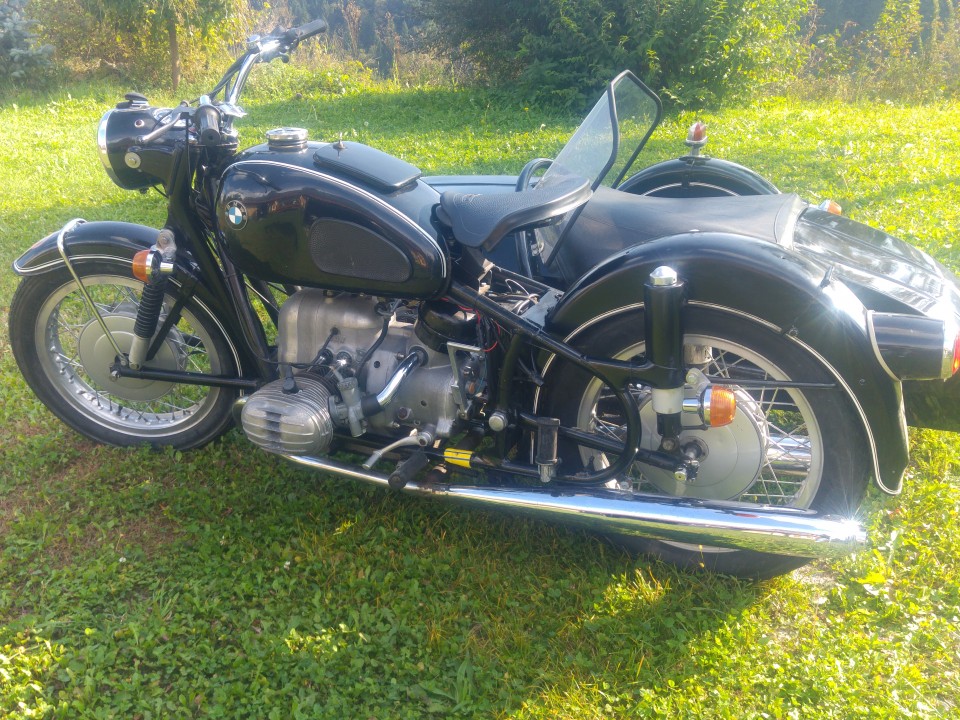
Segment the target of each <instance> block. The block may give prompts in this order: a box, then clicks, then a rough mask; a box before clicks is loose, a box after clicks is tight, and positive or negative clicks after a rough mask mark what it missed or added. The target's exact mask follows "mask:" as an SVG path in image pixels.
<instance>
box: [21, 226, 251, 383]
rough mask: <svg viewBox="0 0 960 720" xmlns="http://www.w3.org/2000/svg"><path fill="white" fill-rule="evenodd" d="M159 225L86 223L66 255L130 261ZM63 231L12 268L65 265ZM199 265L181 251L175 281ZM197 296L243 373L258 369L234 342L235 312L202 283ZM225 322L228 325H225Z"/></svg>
mask: <svg viewBox="0 0 960 720" xmlns="http://www.w3.org/2000/svg"><path fill="white" fill-rule="evenodd" d="M159 232H160V231H159V230H158V229H157V228H152V227H147V226H146V225H137V224H135V223H126V222H119V221H93V222H85V223H81V224H79V225H77V226H76V227H74V228H73V229H72V230H71V231H70V233H69V234H68V235H67V236H66V237H65V238H64V247H65V249H66V251H67V257H69V258H70V262H71V264H72V265H74V267H82V266H83V265H84V264H85V263H89V262H96V261H114V262H119V263H129V262H130V261H131V260H132V259H133V256H134V255H135V254H136V253H138V252H140V251H141V250H148V249H149V248H150V247H151V246H152V245H153V244H154V243H155V242H156V240H157V234H158V233H159ZM59 234H60V231H59V230H58V231H57V232H54V233H51V234H50V235H47V236H46V237H45V238H42V239H41V240H38V241H37V242H35V243H34V244H33V245H32V246H31V247H30V248H29V249H28V250H27V251H26V252H24V253H23V254H22V255H21V256H20V257H18V258H17V259H16V260H14V261H13V271H14V272H15V273H17V275H20V276H21V277H29V276H32V275H40V274H42V273H46V272H50V271H52V270H55V269H56V268H59V267H63V265H64V261H63V257H62V256H61V255H60V250H59V249H58V248H57V237H58V236H59ZM197 270H198V269H197V267H196V266H195V265H193V263H192V261H191V260H190V258H189V255H188V254H187V253H185V252H183V251H179V252H178V258H177V268H176V271H175V272H174V274H173V276H172V277H173V280H174V281H175V282H177V283H178V284H180V285H183V284H184V283H185V282H186V281H187V280H188V278H192V277H195V276H196V275H197ZM192 292H193V294H194V297H195V299H196V300H197V301H198V302H199V303H200V305H201V306H202V307H203V308H204V309H205V310H206V312H207V314H208V315H210V317H211V318H212V319H213V320H214V321H215V322H216V323H217V324H219V325H220V326H221V328H222V329H223V337H224V338H225V340H226V341H227V343H228V344H229V345H230V349H231V352H232V354H233V355H234V359H235V361H236V362H237V367H239V368H240V370H241V373H246V372H256V368H257V363H256V360H255V358H254V357H253V355H252V354H251V353H250V352H249V351H248V350H247V349H246V347H245V345H243V344H242V343H236V342H235V341H234V339H233V338H234V335H233V334H232V333H231V331H230V329H229V328H230V327H231V325H230V321H231V320H232V318H233V317H234V315H235V313H233V312H232V310H231V309H230V308H228V307H225V306H224V302H223V301H222V300H220V299H218V298H217V296H216V295H215V294H214V293H213V292H212V291H211V290H210V289H209V288H207V287H206V286H205V285H204V284H203V282H202V281H201V282H199V283H197V284H196V285H195V286H194V287H193V290H192ZM224 324H226V326H227V327H224Z"/></svg>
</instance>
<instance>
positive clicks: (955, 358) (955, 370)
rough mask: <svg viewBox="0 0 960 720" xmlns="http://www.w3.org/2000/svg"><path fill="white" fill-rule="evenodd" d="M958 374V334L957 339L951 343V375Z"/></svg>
mask: <svg viewBox="0 0 960 720" xmlns="http://www.w3.org/2000/svg"><path fill="white" fill-rule="evenodd" d="M958 372H960V333H957V339H956V340H954V341H953V374H954V375H956V374H957V373H958Z"/></svg>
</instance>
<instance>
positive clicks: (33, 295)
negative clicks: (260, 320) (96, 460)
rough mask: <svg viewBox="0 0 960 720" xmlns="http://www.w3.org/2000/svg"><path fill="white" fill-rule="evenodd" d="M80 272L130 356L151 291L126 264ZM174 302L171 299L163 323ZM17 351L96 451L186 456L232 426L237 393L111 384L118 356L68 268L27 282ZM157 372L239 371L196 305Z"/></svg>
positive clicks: (36, 385) (17, 297)
mask: <svg viewBox="0 0 960 720" xmlns="http://www.w3.org/2000/svg"><path fill="white" fill-rule="evenodd" d="M76 269H77V272H78V274H79V276H80V278H81V280H82V281H83V284H84V287H85V288H86V289H87V292H88V293H89V294H90V296H91V299H92V300H93V302H94V303H95V304H96V305H97V307H98V308H99V309H100V313H101V315H102V316H103V317H104V320H105V322H106V323H107V325H108V327H109V328H110V329H111V332H112V333H113V334H114V337H115V338H116V340H117V344H118V345H119V346H120V349H121V350H123V351H124V352H126V351H127V350H128V349H129V347H130V339H131V337H132V333H133V325H134V320H135V318H136V312H137V308H138V306H139V300H140V292H141V290H142V288H143V283H141V282H140V281H139V280H136V279H134V278H133V277H132V276H131V275H130V268H129V265H123V264H120V263H113V262H109V261H97V262H89V263H82V264H78V265H77V266H76ZM173 289H174V288H173V287H171V288H170V290H173ZM173 302H174V301H173V299H172V297H171V296H170V293H169V291H168V294H167V296H166V297H165V298H164V308H165V309H164V311H163V312H162V316H163V315H165V314H166V312H167V311H169V309H170V308H171V307H172V305H173ZM10 342H11V345H12V348H13V354H14V357H15V358H16V360H17V364H18V365H19V367H20V371H21V373H23V376H24V378H25V379H26V381H27V384H28V385H29V386H30V388H31V389H32V390H33V391H34V393H36V395H37V397H38V398H40V400H41V401H42V402H43V404H44V405H46V406H47V408H49V409H50V411H51V412H53V414H54V415H56V416H57V417H58V418H60V419H61V420H62V421H63V422H64V423H66V424H67V425H69V426H70V427H71V428H73V429H74V430H76V431H77V432H78V433H80V434H81V435H84V436H86V437H88V438H90V439H92V440H95V441H97V442H101V443H106V444H109V445H118V446H134V445H144V444H148V445H151V446H154V447H161V446H169V447H173V448H176V449H179V450H186V449H189V448H196V447H200V446H202V445H205V444H206V443H209V442H210V441H211V440H213V439H215V438H217V437H218V436H220V435H221V434H222V433H223V432H224V431H225V430H227V429H228V428H229V427H230V424H231V423H232V415H231V408H232V406H233V403H234V401H235V399H236V394H237V393H236V391H233V390H228V389H225V388H213V387H207V386H202V385H184V384H172V383H163V382H155V381H147V380H135V379H131V378H124V379H120V380H115V379H113V378H111V377H110V373H109V367H110V365H111V364H112V363H113V360H114V356H115V352H114V350H113V348H112V345H111V344H110V342H109V340H108V339H107V337H106V335H105V334H104V333H103V331H102V329H101V327H100V324H99V323H98V322H97V321H96V319H95V318H94V316H93V314H92V313H91V311H90V309H89V307H88V306H87V304H86V303H85V301H84V299H83V296H82V294H81V292H80V289H79V287H78V285H77V283H76V281H75V280H74V279H73V277H72V276H71V275H70V273H69V271H68V270H67V268H65V267H62V268H58V269H56V270H53V271H51V272H48V273H44V274H43V275H36V276H30V277H26V278H24V279H23V280H21V282H20V285H19V286H18V287H17V290H16V292H15V293H14V296H13V301H12V303H11V307H10ZM150 364H151V366H153V367H159V368H162V369H165V370H186V371H191V372H207V373H212V374H225V375H231V374H234V373H235V372H236V370H237V362H236V360H235V356H234V354H233V353H232V352H231V349H230V344H229V342H228V341H227V339H226V338H225V337H224V333H223V330H222V329H221V327H220V325H219V324H218V323H217V322H216V321H215V320H214V319H213V318H212V317H211V316H210V314H209V313H208V311H206V309H205V308H204V307H203V306H201V305H200V304H199V303H197V302H195V301H190V302H188V303H187V304H186V306H185V307H184V308H183V310H182V312H181V318H180V320H179V322H178V323H177V325H176V326H174V327H173V328H171V331H170V333H169V334H168V336H167V340H166V341H165V342H164V343H163V345H162V346H161V348H160V350H159V351H158V352H157V354H156V357H155V358H154V359H153V360H152V361H151V363H150Z"/></svg>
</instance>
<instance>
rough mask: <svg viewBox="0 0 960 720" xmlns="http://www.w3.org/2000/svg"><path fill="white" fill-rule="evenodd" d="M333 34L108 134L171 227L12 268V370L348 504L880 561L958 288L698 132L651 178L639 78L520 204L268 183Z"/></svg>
mask: <svg viewBox="0 0 960 720" xmlns="http://www.w3.org/2000/svg"><path fill="white" fill-rule="evenodd" d="M324 28H325V24H324V23H323V21H320V20H318V21H315V22H312V23H309V24H307V25H304V26H302V27H299V28H294V29H291V30H287V31H279V30H278V31H275V32H274V33H273V34H271V35H270V36H267V37H259V38H253V39H251V40H250V41H249V42H248V45H247V50H246V52H245V53H244V54H243V55H242V56H241V57H240V58H238V59H237V60H236V62H234V63H233V65H232V66H231V67H230V68H229V70H228V71H227V73H226V74H225V75H224V77H223V79H222V80H221V81H220V82H219V83H218V84H217V86H216V87H215V88H213V90H212V91H211V92H210V94H209V95H206V96H203V97H201V98H199V99H198V100H197V101H194V102H193V103H183V104H181V105H180V106H178V107H175V108H157V107H153V106H151V105H150V104H149V102H148V101H147V99H146V98H145V97H143V96H142V95H138V94H136V93H130V94H128V95H127V96H126V98H125V100H124V101H123V102H121V103H120V104H119V105H118V106H117V107H116V108H115V109H113V110H110V111H109V112H107V113H106V114H105V115H104V117H103V119H102V120H101V122H100V126H99V130H98V144H99V148H100V155H101V159H102V161H103V164H104V167H105V168H106V171H107V173H108V174H109V175H110V177H111V178H112V179H113V180H114V181H115V182H116V183H117V184H118V185H120V186H121V187H123V188H127V189H130V190H145V189H148V188H150V187H157V188H158V189H160V190H161V192H162V193H163V194H164V195H165V197H166V198H167V201H168V216H167V221H166V223H165V225H164V227H162V228H160V229H159V230H158V229H154V228H148V227H144V226H141V225H134V224H129V223H123V222H84V221H83V220H79V219H78V220H73V221H71V222H69V223H68V224H67V225H66V226H65V227H63V228H62V229H60V230H59V231H58V232H55V233H53V234H51V235H50V236H48V237H47V238H44V239H42V240H40V241H39V242H37V243H36V244H35V245H33V247H31V248H30V249H29V250H28V251H27V252H26V253H24V254H23V255H22V256H21V257H20V258H19V259H18V260H17V261H16V262H15V263H14V270H15V271H16V272H17V273H18V274H19V275H21V276H22V280H21V282H20V285H19V287H18V289H17V292H16V294H15V296H14V299H13V302H12V307H11V310H10V337H11V342H12V347H13V351H14V354H15V356H16V359H17V362H18V363H19V366H20V369H21V371H22V372H23V375H24V377H25V378H26V380H27V382H28V383H29V384H30V386H31V388H32V389H33V390H34V392H35V393H36V394H37V396H38V397H39V398H40V399H41V400H42V401H43V402H44V403H45V404H46V405H47V407H49V408H50V410H51V411H52V412H54V413H55V414H56V415H57V416H58V417H60V418H61V419H62V420H63V421H64V422H65V423H67V424H68V425H69V426H70V427H72V428H74V429H75V430H77V431H78V432H80V433H82V434H84V435H86V436H88V437H90V438H93V439H94V440H97V441H100V442H104V443H110V444H114V445H139V444H143V443H148V444H151V445H157V446H159V445H167V446H172V447H175V448H180V449H187V448H194V447H199V446H201V445H203V444H205V443H208V442H210V441H211V440H213V439H214V438H216V437H218V436H219V435H221V434H222V433H223V432H224V431H226V430H227V429H228V428H230V427H231V426H232V425H233V424H234V423H235V422H236V423H237V424H239V425H240V426H241V427H242V429H243V431H244V433H245V434H246V435H247V437H248V438H249V439H250V440H251V441H252V442H253V443H254V444H256V445H258V446H260V447H261V448H263V449H265V450H267V451H269V452H272V453H276V454H278V455H281V456H283V457H285V458H287V459H289V460H292V461H294V462H297V463H300V464H302V465H305V466H308V467H312V468H315V469H317V470H320V471H323V472H325V473H334V474H338V475H342V476H346V477H352V478H356V479H359V480H364V481H368V482H371V483H374V484H377V485H382V486H387V487H391V488H395V489H397V490H403V491H404V492H408V493H417V494H421V495H430V496H444V497H447V498H451V499H455V500H458V501H462V502H466V503H473V504H476V505H480V506H484V507H499V508H504V509H512V510H516V511H521V512H524V513H527V514H529V515H534V516H539V517H545V518H549V519H553V520H557V521H560V522H566V523H572V524H575V525H579V526H582V527H587V528H590V529H592V530H594V531H597V532H600V533H603V534H606V535H608V536H610V537H612V538H614V539H615V540H616V541H617V542H619V543H621V544H623V545H625V546H627V547H629V548H631V549H634V550H639V551H644V552H652V553H655V554H657V555H659V556H660V557H662V558H664V559H666V560H668V561H670V562H673V563H677V564H681V565H688V566H691V567H698V566H705V567H708V568H713V569H716V570H719V571H723V572H728V573H733V574H737V575H743V576H753V577H765V576H772V575H776V574H778V573H782V572H786V571H789V570H790V569H792V568H794V567H797V566H799V565H801V564H803V563H804V562H806V561H807V560H808V559H810V558H813V557H819V556H828V555H833V554H837V553H846V552H849V551H850V550H851V548H855V547H857V546H858V544H859V543H861V542H863V533H862V531H861V530H860V528H859V526H858V525H857V523H856V521H855V520H853V519H851V518H852V516H853V513H854V511H855V509H856V508H857V506H858V503H859V502H860V500H861V498H862V496H863V493H864V491H865V488H866V486H867V482H868V480H869V478H870V477H873V478H874V479H875V480H876V482H877V483H878V484H879V485H880V487H881V488H883V489H884V490H885V491H887V492H890V493H895V492H897V491H898V489H899V487H900V482H901V478H902V475H903V473H904V469H905V467H906V465H907V460H908V448H907V436H906V424H907V420H909V421H910V422H912V423H913V424H916V425H922V426H927V427H939V428H946V429H954V430H956V429H960V411H958V408H960V381H958V379H957V377H956V376H955V374H956V372H957V370H958V368H960V339H958V338H960V336H958V327H960V289H958V281H957V279H956V278H955V277H954V276H953V275H951V274H950V273H949V272H948V271H946V270H945V269H944V268H943V267H941V266H940V265H938V264H937V263H936V262H935V261H933V260H932V259H931V258H930V257H928V256H927V255H925V254H923V253H922V252H920V251H918V250H916V249H914V248H912V247H909V246H907V245H906V244H904V243H902V242H901V241H899V240H897V239H895V238H893V237H890V236H888V235H886V234H884V233H881V232H878V231H876V230H873V229H870V228H868V227H865V226H863V225H859V224H857V223H855V222H852V221H850V220H848V219H845V218H843V217H842V216H839V215H836V214H833V213H831V212H829V211H828V210H827V209H821V208H817V207H811V206H809V205H807V204H805V203H804V202H802V201H801V200H800V199H798V198H797V197H796V196H794V195H790V194H782V193H779V192H777V191H776V188H774V187H773V186H772V185H770V184H769V183H767V182H766V181H765V180H763V179H762V178H760V177H759V176H757V175H756V174H755V173H752V172H750V171H749V170H747V169H746V168H741V167H739V166H735V165H733V164H732V163H723V162H721V161H716V160H709V159H706V158H704V157H702V156H701V155H700V154H699V153H698V152H697V151H698V149H699V147H700V145H702V142H703V140H704V138H703V137H702V129H699V128H695V129H694V133H693V137H692V138H691V140H690V144H691V147H692V148H693V149H692V151H691V152H690V153H689V154H688V155H687V156H685V157H684V158H681V159H679V160H676V161H672V162H671V163H666V164H661V165H658V166H653V167H651V168H647V169H646V170H641V171H640V172H639V173H635V174H632V170H631V168H633V167H634V166H635V165H636V161H637V156H638V154H639V153H640V150H641V148H642V147H643V145H644V143H645V142H646V140H647V138H648V137H649V136H650V133H651V132H652V131H653V129H654V127H656V124H657V122H658V121H659V119H660V114H661V108H660V103H659V100H658V99H657V97H656V96H655V95H654V94H653V93H652V92H651V91H650V90H649V89H648V88H646V87H645V86H644V85H643V84H642V83H640V82H639V81H638V80H637V79H636V78H635V77H634V76H633V75H631V74H630V73H623V74H622V75H620V76H619V77H617V78H616V79H615V80H613V82H611V83H610V85H609V87H608V89H607V91H606V92H605V94H604V95H603V97H602V98H601V99H600V101H599V102H598V104H597V105H596V106H595V107H594V108H593V110H592V111H591V112H590V114H589V115H588V116H587V118H586V119H585V120H584V122H583V124H582V125H581V126H580V128H579V129H578V130H577V132H576V134H575V135H574V136H573V138H572V139H571V140H570V142H569V143H568V144H567V145H566V147H565V148H564V149H563V151H562V152H561V153H560V154H559V155H558V156H557V157H556V158H554V159H553V160H552V161H549V160H543V159H536V160H533V161H531V162H530V163H529V164H528V165H527V166H526V167H525V168H524V170H523V172H522V173H521V174H520V175H519V176H518V177H516V178H504V177H499V176H498V177H480V176H462V177H436V178H423V177H421V173H420V171H419V170H418V169H417V168H416V167H414V166H413V165H411V164H409V163H407V162H404V161H402V160H400V159H398V158H395V157H392V156H389V155H387V154H385V153H382V152H380V151H378V150H375V149H373V148H370V147H367V146H365V145H362V144H358V143H353V142H343V141H342V140H338V141H335V142H331V143H321V142H313V141H309V140H308V139H307V133H306V131H305V130H302V129H298V128H279V129H276V130H272V131H270V132H268V133H267V138H266V143H264V144H260V145H256V146H254V147H251V148H248V149H246V150H244V151H242V152H241V151H239V150H238V148H239V141H238V135H237V132H236V130H235V128H234V124H235V122H236V121H237V120H238V119H239V118H241V117H243V115H244V112H243V110H242V109H241V108H240V107H239V105H238V102H239V98H240V93H241V91H242V89H243V87H244V84H245V82H246V80H247V77H248V75H249V73H250V71H251V70H252V69H253V67H254V66H255V65H256V64H258V63H260V62H269V61H271V60H274V59H276V58H286V56H287V55H288V53H290V52H291V51H292V50H293V49H294V48H295V47H296V46H297V45H298V44H299V43H301V42H302V41H304V40H305V39H307V38H309V37H311V36H312V35H315V34H316V33H319V32H321V31H322V30H323V29H324ZM945 381H946V382H945ZM342 450H346V451H351V452H352V453H359V454H361V455H362V457H364V458H366V459H365V461H363V462H362V464H361V463H354V462H350V461H347V460H344V459H337V458H336V456H335V453H336V452H338V451H342ZM340 457H341V458H342V457H344V456H342V455H341V456H340Z"/></svg>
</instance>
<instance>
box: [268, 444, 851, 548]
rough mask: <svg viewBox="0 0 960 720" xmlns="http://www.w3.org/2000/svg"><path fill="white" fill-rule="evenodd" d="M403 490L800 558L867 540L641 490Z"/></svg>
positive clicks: (813, 522) (370, 477)
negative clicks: (633, 491) (635, 491)
mask: <svg viewBox="0 0 960 720" xmlns="http://www.w3.org/2000/svg"><path fill="white" fill-rule="evenodd" d="M282 457H285V458H287V459H288V460H292V461H293V462H295V463H297V464H299V465H305V466H307V467H310V468H314V469H315V470H322V471H324V472H329V473H334V474H336V475H340V476H343V477H349V478H353V479H354V480H362V481H364V482H367V483H371V484H373V485H379V486H381V487H388V483H387V476H386V475H383V474H381V473H378V472H374V471H370V470H363V469H362V468H360V467H358V466H353V465H347V464H345V463H340V462H337V461H336V460H331V459H329V458H317V457H305V456H294V455H283V456H282ZM403 492H405V493H411V494H415V495H424V496H431V497H442V498H445V499H449V500H454V501H457V502H461V503H465V504H469V505H476V506H482V507H484V508H487V509H491V508H492V509H500V510H508V511H513V512H518V513H522V514H524V515H526V516H528V517H535V518H540V519H543V520H548V521H551V522H557V523H563V524H566V525H572V526H575V527H580V528H585V529H588V530H591V531H594V532H602V533H606V534H613V535H624V536H639V537H646V538H650V539H654V540H663V541H669V542H679V543H687V544H691V545H702V546H714V547H724V548H733V549H738V550H755V551H758V552H765V553H774V554H777V555H794V556H797V557H805V558H820V557H827V558H830V557H841V556H843V555H847V554H849V553H851V552H854V551H856V550H858V549H860V547H861V546H862V545H863V544H864V543H865V542H866V534H865V533H864V531H863V530H862V529H861V527H860V525H859V524H858V523H857V522H856V520H852V519H843V518H836V517H828V516H823V515H820V514H819V513H817V512H814V511H812V510H798V509H795V508H780V507H770V506H766V507H765V506H756V507H754V506H750V505H746V504H744V503H734V502H724V501H716V500H711V501H705V500H693V499H689V498H672V497H662V496H658V495H643V494H638V493H632V492H622V491H617V490H609V489H607V488H589V489H588V488H584V489H576V488H555V487H542V488H540V487H529V488H504V487H482V486H475V485H447V484H432V483H430V484H428V483H416V482H411V483H408V484H407V485H406V487H404V488H403Z"/></svg>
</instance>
